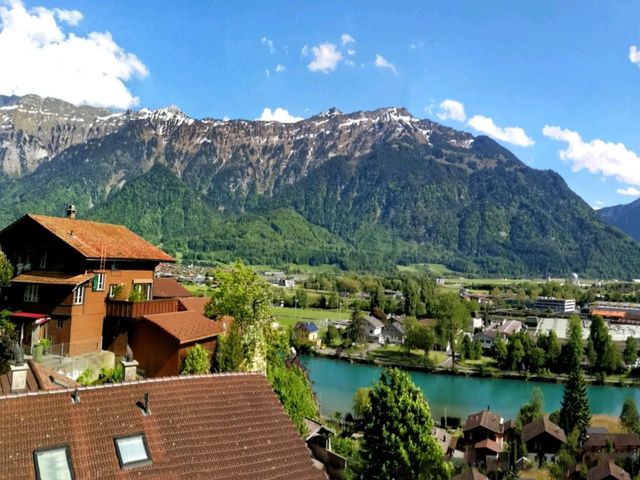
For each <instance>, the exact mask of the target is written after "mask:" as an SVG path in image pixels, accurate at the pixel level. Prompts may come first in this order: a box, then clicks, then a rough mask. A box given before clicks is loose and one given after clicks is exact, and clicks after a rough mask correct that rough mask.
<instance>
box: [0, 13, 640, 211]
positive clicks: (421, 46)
mask: <svg viewBox="0 0 640 480" xmlns="http://www.w3.org/2000/svg"><path fill="white" fill-rule="evenodd" d="M0 5H2V0H0ZM38 7H44V8H43V9H42V8H41V9H38ZM20 8H22V9H23V10H24V11H25V12H26V14H23V15H18V13H20V12H19V11H18V10H16V9H20ZM3 9H4V13H0V15H2V17H1V18H2V22H3V25H2V31H1V32H0V62H2V64H4V65H7V64H8V65H12V63H11V62H12V61H13V62H19V64H18V63H16V66H15V69H14V70H16V71H18V73H17V74H16V76H14V77H15V78H12V79H6V80H5V81H4V82H3V81H2V80H1V78H0V93H4V94H6V93H17V94H22V93H25V91H24V89H29V90H31V91H35V90H40V89H42V90H41V91H35V93H40V94H49V93H51V92H54V93H55V94H56V95H57V96H61V97H66V98H67V99H69V100H71V101H74V100H75V101H76V103H77V102H79V101H84V102H87V103H93V104H103V105H112V106H120V107H123V106H126V105H132V108H141V107H149V108H159V107H162V106H166V105H169V104H176V105H178V106H179V107H180V108H181V109H182V110H183V111H184V112H185V113H187V114H189V115H191V116H193V117H196V118H202V117H217V118H224V117H229V118H247V119H256V118H259V117H260V116H261V115H262V114H263V112H264V109H265V108H269V109H270V110H271V113H272V114H273V113H274V111H275V109H277V108H279V109H284V110H286V112H284V111H283V110H279V111H278V112H277V116H276V118H282V119H286V118H287V115H288V116H289V118H291V117H308V116H310V115H313V114H315V113H318V112H321V111H323V110H326V109H327V108H329V107H331V106H336V107H338V108H339V109H340V110H342V111H345V112H350V111H355V110H366V109H374V108H379V107H384V106H396V105H398V106H405V107H407V108H408V109H409V110H410V111H411V112H412V113H413V114H414V115H415V116H417V117H421V118H431V119H433V120H436V121H441V122H442V123H445V124H447V125H450V126H452V127H454V128H457V129H462V130H467V131H470V132H472V133H474V134H479V133H485V134H489V135H491V136H493V137H494V138H496V139H497V140H498V141H500V142H501V143H502V144H503V145H505V146H506V147H508V148H509V149H511V150H512V151H513V152H514V153H515V154H516V155H517V156H518V157H519V158H520V159H522V160H523V161H524V162H526V163H527V164H529V165H531V166H533V167H535V168H541V169H553V170H556V171H558V172H559V173H560V174H561V175H562V176H563V177H564V178H565V180H566V181H567V183H568V184H569V186H570V187H571V188H572V189H573V190H574V191H575V192H577V193H578V194H579V195H581V196H582V197H583V198H584V199H585V200H586V201H587V202H588V203H589V204H590V205H592V206H603V205H613V204H617V203H626V202H629V201H631V200H634V199H635V198H637V197H638V196H640V157H639V155H640V134H639V133H638V130H639V129H638V125H640V88H639V87H640V53H637V50H635V49H633V47H634V46H636V47H640V5H639V4H638V3H637V2H632V1H623V2H622V1H621V2H617V1H612V0H607V1H558V2H545V1H536V2H513V1H486V2H478V1H475V0H468V1H462V0H460V1H440V2H426V1H407V2H378V1H354V2H350V3H348V4H347V3H346V2H338V1H323V2H301V1H289V2H285V1H282V2H275V1H271V2H256V1H234V2H213V1H201V2H196V1H193V2H175V1H160V0H156V1H153V2H151V1H135V2H125V1H109V2H95V1H93V2H90V1H86V0H82V1H81V0H51V1H49V0H47V1H34V2H26V3H20V2H17V1H15V0H13V1H10V2H7V1H6V0H5V3H4V7H3ZM45 9H46V10H45ZM49 17H50V19H49ZM34 18H37V19H38V20H40V24H41V25H38V26H34V25H35V24H34V23H33V22H31V21H30V19H34ZM51 22H54V24H55V26H56V28H57V29H58V31H53V30H52V28H53V27H52V26H51V25H50V23H51ZM10 23H11V25H9V24H10ZM11 29H13V30H14V31H13V34H14V36H13V37H10V36H9V34H10V33H11V31H10V30H11ZM21 29H22V30H25V31H26V30H29V31H30V32H31V33H30V34H29V35H30V36H29V40H28V41H26V40H25V41H24V42H23V41H19V40H15V38H18V37H16V36H15V35H18V34H16V32H18V33H19V31H20V30H21ZM95 32H99V33H100V34H104V33H105V32H109V33H110V37H105V36H98V37H96V36H95ZM45 34H46V35H45ZM3 35H4V37H5V38H4V40H5V41H4V42H3ZM43 35H44V36H45V37H46V38H45V39H44V40H43V39H42V37H43ZM61 35H62V36H61ZM70 35H73V37H71V36H70ZM34 39H35V40H34ZM71 39H74V40H77V39H85V40H87V41H86V44H87V45H88V46H87V45H85V46H86V48H84V49H82V50H81V49H80V47H77V46H76V45H75V44H76V43H79V42H72V41H71ZM9 40H11V41H9ZM16 44H18V45H20V48H14V47H13V46H14V45H16ZM34 45H35V46H34ZM305 46H306V47H305ZM63 47H65V48H63ZM47 48H48V50H46V51H47V53H46V55H44V54H43V49H47ZM9 49H11V51H12V52H13V56H12V55H11V53H9V54H7V51H9ZM3 50H5V52H4V53H3ZM16 52H18V53H19V54H20V55H19V58H18V53H16ZM55 52H58V53H55ZM114 52H115V53H114ZM58 54H59V55H60V56H61V57H60V58H62V61H60V62H57V63H56V62H53V60H51V59H55V58H56V55H58ZM7 55H8V57H9V58H8V59H7ZM83 55H84V57H83ZM29 57H32V59H30V58H29ZM42 58H44V59H46V61H45V60H40V59H42ZM376 58H377V59H378V61H377V62H376ZM78 59H83V61H82V65H81V66H80V67H78V66H77V63H78V62H79V61H80V60H78ZM50 60H51V61H50ZM74 62H75V63H74ZM42 63H46V64H49V65H48V66H47V67H42V68H41V69H40V70H39V71H35V72H34V70H33V69H34V68H36V67H32V68H31V70H28V71H26V70H25V71H24V72H22V74H23V76H22V77H20V76H19V75H20V74H21V72H20V69H25V68H26V67H24V66H23V64H32V65H41V64H42ZM376 63H377V64H376ZM104 65H108V66H107V67H105V66H104ZM278 66H280V67H278ZM38 68H40V67H38ZM47 68H49V70H47ZM76 69H81V70H82V75H79V74H76V73H75V72H76ZM52 71H53V73H50V72H52ZM2 76H3V75H0V77H2ZM78 78H82V79H84V80H83V81H82V82H80V81H79V80H78V82H77V84H74V81H76V80H77V79H78ZM34 79H35V80H34ZM12 82H13V83H12ZM52 85H53V86H52ZM58 92H60V93H58ZM446 100H449V102H445V101H446ZM443 102H445V103H444V104H443ZM136 103H137V105H136ZM443 107H445V108H443ZM462 108H463V109H464V114H462ZM267 113H269V112H267ZM264 118H267V117H264ZM560 151H563V152H564V154H563V155H562V157H563V158H561V155H560V153H559V152H560ZM578 169H579V171H576V170H578ZM622 191H624V192H626V193H627V194H632V195H623V194H621V193H619V192H622Z"/></svg>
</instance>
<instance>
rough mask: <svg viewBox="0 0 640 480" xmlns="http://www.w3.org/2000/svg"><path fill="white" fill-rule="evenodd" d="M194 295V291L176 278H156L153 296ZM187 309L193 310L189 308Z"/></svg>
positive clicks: (178, 296)
mask: <svg viewBox="0 0 640 480" xmlns="http://www.w3.org/2000/svg"><path fill="white" fill-rule="evenodd" d="M180 297H193V293H191V292H190V291H189V290H187V289H186V288H184V287H183V286H182V285H181V284H180V283H178V281H177V280H176V279H175V278H162V277H160V278H154V279H153V298H180ZM187 310H191V309H190V308H188V309H187Z"/></svg>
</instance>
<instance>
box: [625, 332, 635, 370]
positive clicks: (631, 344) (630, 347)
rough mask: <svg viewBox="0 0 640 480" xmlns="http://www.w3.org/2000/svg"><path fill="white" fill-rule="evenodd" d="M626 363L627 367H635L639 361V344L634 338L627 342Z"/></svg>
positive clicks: (628, 338) (628, 339)
mask: <svg viewBox="0 0 640 480" xmlns="http://www.w3.org/2000/svg"><path fill="white" fill-rule="evenodd" d="M623 358H624V363H626V364H627V365H634V364H635V363H636V360H638V342H637V340H636V339H635V338H633V337H627V341H626V342H625V344H624V353H623Z"/></svg>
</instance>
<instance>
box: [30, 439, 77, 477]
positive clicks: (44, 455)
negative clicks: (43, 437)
mask: <svg viewBox="0 0 640 480" xmlns="http://www.w3.org/2000/svg"><path fill="white" fill-rule="evenodd" d="M33 459H34V462H35V464H36V478H37V479H38V480H73V470H71V457H70V454H69V447H67V446H64V447H54V448H46V449H41V450H36V451H35V452H33Z"/></svg>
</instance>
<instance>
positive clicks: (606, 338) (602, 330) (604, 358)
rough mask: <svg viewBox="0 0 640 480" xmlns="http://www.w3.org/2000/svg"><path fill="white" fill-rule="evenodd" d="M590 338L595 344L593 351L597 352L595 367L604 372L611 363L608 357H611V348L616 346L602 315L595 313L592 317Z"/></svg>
mask: <svg viewBox="0 0 640 480" xmlns="http://www.w3.org/2000/svg"><path fill="white" fill-rule="evenodd" d="M589 339H590V340H591V343H592V344H593V351H594V353H595V356H594V363H593V364H592V366H593V368H594V369H595V370H596V371H598V372H602V371H604V370H607V369H608V367H609V365H608V363H610V362H608V359H609V358H610V355H611V353H610V349H612V348H614V347H613V345H612V343H611V336H610V335H609V330H607V326H606V325H605V324H604V320H603V319H602V317H601V316H600V315H594V316H593V317H592V318H591V325H590V327H589Z"/></svg>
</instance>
